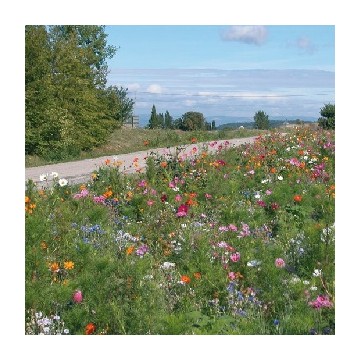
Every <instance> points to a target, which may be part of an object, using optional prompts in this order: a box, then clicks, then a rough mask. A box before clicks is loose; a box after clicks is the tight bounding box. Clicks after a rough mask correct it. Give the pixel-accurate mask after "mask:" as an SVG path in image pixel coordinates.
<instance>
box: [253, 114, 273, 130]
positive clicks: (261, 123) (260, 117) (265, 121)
mask: <svg viewBox="0 0 360 360" xmlns="http://www.w3.org/2000/svg"><path fill="white" fill-rule="evenodd" d="M254 121H255V124H254V128H255V129H263V130H264V129H269V128H270V121H269V116H268V115H266V113H265V112H264V111H261V110H259V111H257V112H256V113H255V115H254Z"/></svg>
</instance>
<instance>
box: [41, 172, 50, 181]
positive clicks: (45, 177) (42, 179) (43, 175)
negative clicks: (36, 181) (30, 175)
mask: <svg viewBox="0 0 360 360" xmlns="http://www.w3.org/2000/svg"><path fill="white" fill-rule="evenodd" d="M47 177H48V174H41V175H40V181H46V180H47Z"/></svg>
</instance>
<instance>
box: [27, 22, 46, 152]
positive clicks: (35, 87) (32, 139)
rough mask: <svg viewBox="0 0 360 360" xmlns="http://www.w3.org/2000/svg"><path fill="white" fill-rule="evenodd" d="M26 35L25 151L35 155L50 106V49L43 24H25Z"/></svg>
mask: <svg viewBox="0 0 360 360" xmlns="http://www.w3.org/2000/svg"><path fill="white" fill-rule="evenodd" d="M25 38H26V42H25V128H26V132H25V153H26V154H34V153H36V150H37V149H38V147H39V144H40V143H41V134H40V131H41V128H42V127H43V126H44V124H45V123H46V121H47V116H46V110H47V109H49V108H51V107H52V105H53V95H52V84H51V49H50V42H49V37H48V33H47V31H46V27H45V26H26V27H25Z"/></svg>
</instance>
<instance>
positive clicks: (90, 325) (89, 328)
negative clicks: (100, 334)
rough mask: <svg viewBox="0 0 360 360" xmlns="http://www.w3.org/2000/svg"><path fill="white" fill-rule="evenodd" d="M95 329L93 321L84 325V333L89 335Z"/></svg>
mask: <svg viewBox="0 0 360 360" xmlns="http://www.w3.org/2000/svg"><path fill="white" fill-rule="evenodd" d="M95 330H96V326H95V324H94V323H88V324H87V325H86V326H85V335H91V334H93V333H94V332H95Z"/></svg>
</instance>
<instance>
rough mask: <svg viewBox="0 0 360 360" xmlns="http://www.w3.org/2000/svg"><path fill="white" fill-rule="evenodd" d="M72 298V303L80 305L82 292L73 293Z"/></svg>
mask: <svg viewBox="0 0 360 360" xmlns="http://www.w3.org/2000/svg"><path fill="white" fill-rule="evenodd" d="M72 298H73V301H74V303H76V304H79V303H81V302H82V300H83V295H82V292H81V291H80V290H76V291H75V292H74V294H73V297H72Z"/></svg>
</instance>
